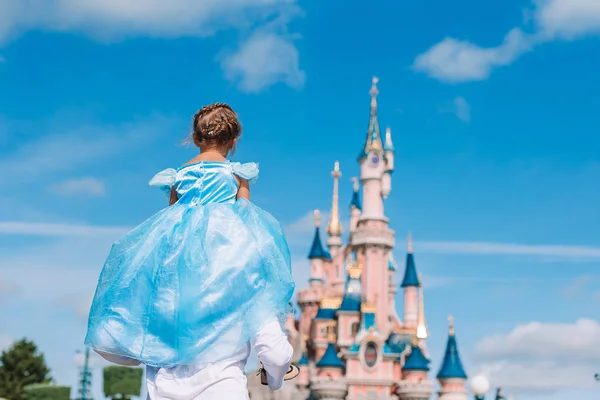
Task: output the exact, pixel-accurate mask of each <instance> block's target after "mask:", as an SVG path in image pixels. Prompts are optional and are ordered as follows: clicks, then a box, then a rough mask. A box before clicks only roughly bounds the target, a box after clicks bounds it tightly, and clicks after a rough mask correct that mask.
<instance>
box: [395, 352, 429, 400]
mask: <svg viewBox="0 0 600 400" xmlns="http://www.w3.org/2000/svg"><path fill="white" fill-rule="evenodd" d="M428 371H429V360H428V359H427V357H425V355H424V354H423V352H422V351H421V348H420V347H419V345H418V344H417V342H416V340H415V341H414V342H413V344H412V346H411V348H410V354H409V355H408V357H406V361H405V362H404V365H403V366H402V381H400V384H399V385H398V389H397V390H396V394H397V395H398V398H399V399H400V400H429V398H430V397H431V395H432V393H433V382H431V381H429V380H428V379H427V372H428Z"/></svg>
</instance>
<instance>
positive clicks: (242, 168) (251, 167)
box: [232, 162, 258, 185]
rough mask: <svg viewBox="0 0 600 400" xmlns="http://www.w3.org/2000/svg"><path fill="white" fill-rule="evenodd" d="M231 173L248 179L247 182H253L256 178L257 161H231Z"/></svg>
mask: <svg viewBox="0 0 600 400" xmlns="http://www.w3.org/2000/svg"><path fill="white" fill-rule="evenodd" d="M232 169H233V173H234V174H235V175H237V176H239V177H240V178H242V179H245V180H247V181H248V183H249V184H251V185H252V184H254V183H256V181H257V180H258V164H257V163H253V162H250V163H245V164H241V163H238V162H236V163H232Z"/></svg>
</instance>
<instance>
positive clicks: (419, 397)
mask: <svg viewBox="0 0 600 400" xmlns="http://www.w3.org/2000/svg"><path fill="white" fill-rule="evenodd" d="M396 394H397V395H398V398H399V399H400V400H429V398H430V397H431V395H432V394H433V382H431V381H426V380H424V381H421V382H408V381H400V383H398V390H397V391H396Z"/></svg>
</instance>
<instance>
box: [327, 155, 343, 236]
mask: <svg viewBox="0 0 600 400" xmlns="http://www.w3.org/2000/svg"><path fill="white" fill-rule="evenodd" d="M331 176H332V177H333V196H332V202H331V216H330V218H329V225H327V233H329V235H330V236H340V235H341V234H342V224H341V222H340V207H339V200H338V197H339V193H338V192H339V180H340V177H341V176H342V173H341V172H340V163H339V162H338V161H336V162H335V164H334V166H333V171H331Z"/></svg>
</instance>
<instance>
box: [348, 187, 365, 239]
mask: <svg viewBox="0 0 600 400" xmlns="http://www.w3.org/2000/svg"><path fill="white" fill-rule="evenodd" d="M352 182H353V185H352V188H353V189H354V191H353V193H352V201H351V202H350V231H353V230H355V229H356V225H357V224H358V219H359V218H360V211H361V209H362V206H361V204H360V196H359V194H358V178H357V177H353V178H352Z"/></svg>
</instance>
